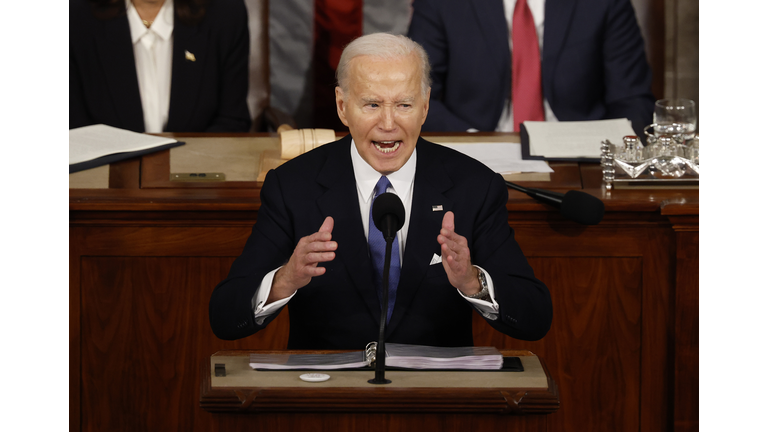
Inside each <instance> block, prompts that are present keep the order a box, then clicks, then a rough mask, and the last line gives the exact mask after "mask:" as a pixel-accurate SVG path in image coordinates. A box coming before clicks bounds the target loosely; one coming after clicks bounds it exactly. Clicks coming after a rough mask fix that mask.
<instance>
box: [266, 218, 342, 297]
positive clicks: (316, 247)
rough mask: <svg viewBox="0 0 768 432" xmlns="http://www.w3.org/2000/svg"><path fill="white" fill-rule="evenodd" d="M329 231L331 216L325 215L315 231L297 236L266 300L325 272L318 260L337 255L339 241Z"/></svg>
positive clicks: (288, 291) (284, 295)
mask: <svg viewBox="0 0 768 432" xmlns="http://www.w3.org/2000/svg"><path fill="white" fill-rule="evenodd" d="M331 231H333V218H332V217H330V216H328V217H326V218H325V220H324V221H323V225H322V226H321V227H320V230H318V232H316V233H314V234H311V235H308V236H306V237H302V238H301V240H299V243H298V244H297V245H296V248H295V249H294V250H293V255H291V258H290V259H289V260H288V263H287V264H285V265H284V266H283V267H282V268H281V269H280V270H278V271H277V273H275V278H274V279H273V281H272V290H271V292H270V293H269V298H268V299H267V304H269V303H272V302H273V301H276V300H280V299H283V298H286V297H288V296H290V295H291V294H293V293H294V292H295V291H296V290H298V289H299V288H302V287H304V286H306V285H307V284H308V283H309V281H311V280H312V278H313V277H315V276H320V275H322V274H324V273H325V267H318V266H317V264H318V263H321V262H328V261H332V260H333V259H334V258H335V257H336V253H335V252H334V251H335V250H336V248H337V247H338V244H337V243H336V242H335V241H331Z"/></svg>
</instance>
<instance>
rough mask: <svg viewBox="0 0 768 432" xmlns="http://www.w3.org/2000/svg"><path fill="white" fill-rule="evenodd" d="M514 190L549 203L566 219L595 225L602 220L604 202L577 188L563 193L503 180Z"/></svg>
mask: <svg viewBox="0 0 768 432" xmlns="http://www.w3.org/2000/svg"><path fill="white" fill-rule="evenodd" d="M505 183H506V184H507V186H509V187H511V188H512V189H514V190H517V191H520V192H523V193H524V194H526V195H528V196H529V197H531V198H533V199H535V200H536V201H539V202H543V203H544V204H549V205H551V206H554V207H556V208H559V209H560V214H562V215H563V216H564V217H565V218H566V219H570V220H572V221H574V222H578V223H580V224H582V225H597V224H599V223H600V221H601V220H603V214H604V213H605V204H603V201H601V200H600V198H597V197H594V196H592V195H590V194H588V193H584V192H581V191H577V190H570V191H568V192H566V193H564V194H562V193H560V192H553V191H548V190H544V189H534V188H525V187H522V186H520V185H516V184H514V183H512V182H505Z"/></svg>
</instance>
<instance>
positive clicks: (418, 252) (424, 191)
mask: <svg viewBox="0 0 768 432" xmlns="http://www.w3.org/2000/svg"><path fill="white" fill-rule="evenodd" d="M435 145H436V144H432V143H429V142H426V141H424V140H423V139H421V138H419V144H418V145H417V147H416V148H417V152H418V153H417V161H416V176H415V178H414V185H413V199H412V205H411V219H410V225H409V228H408V238H407V242H406V244H405V253H404V257H403V265H402V269H401V271H400V283H399V285H398V287H397V299H396V301H395V309H394V311H393V312H392V318H391V319H390V322H389V325H388V326H387V335H390V334H391V333H392V332H393V331H394V329H395V328H397V326H398V324H400V322H401V321H402V319H403V317H404V316H405V315H406V314H407V312H408V309H409V308H410V305H411V303H412V302H413V298H414V296H415V295H416V292H417V291H418V289H419V287H420V286H421V283H422V281H423V280H424V277H425V276H426V274H427V270H429V266H430V264H429V263H430V262H431V260H432V256H433V254H435V253H438V254H439V246H438V243H437V235H438V234H439V233H440V227H441V226H442V221H443V216H444V215H445V212H447V211H449V210H452V209H453V201H451V200H450V199H449V198H448V197H446V196H445V195H444V192H445V191H447V190H448V189H450V188H451V187H452V186H453V183H452V181H451V179H450V177H448V174H447V173H446V172H445V169H444V168H443V167H442V165H441V164H440V162H439V161H438V160H437V159H436V157H435V156H434V155H433V154H432V151H431V150H432V146H435ZM433 205H442V206H443V210H442V211H433V209H432V206H433Z"/></svg>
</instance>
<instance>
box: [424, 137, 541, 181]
mask: <svg viewBox="0 0 768 432" xmlns="http://www.w3.org/2000/svg"><path fill="white" fill-rule="evenodd" d="M439 144H441V145H444V146H446V147H449V148H452V149H454V150H456V151H458V152H461V153H464V154H465V155H467V156H469V157H472V158H474V159H477V160H479V161H480V162H482V163H484V164H485V165H486V166H487V167H488V168H490V169H492V170H493V172H496V173H499V174H511V173H524V172H525V173H551V172H554V170H553V169H552V168H550V167H549V164H547V163H546V162H544V161H533V160H523V156H522V152H521V149H520V144H519V143H512V142H507V143H474V142H473V143H466V144H458V143H439Z"/></svg>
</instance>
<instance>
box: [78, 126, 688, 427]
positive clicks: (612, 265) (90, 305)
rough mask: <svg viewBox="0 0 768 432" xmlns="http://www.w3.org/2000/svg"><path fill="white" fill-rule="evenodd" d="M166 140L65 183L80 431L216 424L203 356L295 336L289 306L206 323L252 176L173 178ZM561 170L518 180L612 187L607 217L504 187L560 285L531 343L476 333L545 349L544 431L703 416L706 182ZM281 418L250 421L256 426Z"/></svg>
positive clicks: (531, 245) (521, 235) (504, 344)
mask: <svg viewBox="0 0 768 432" xmlns="http://www.w3.org/2000/svg"><path fill="white" fill-rule="evenodd" d="M494 135H497V134H494ZM229 137H233V136H229ZM235 137H242V136H235ZM259 137H260V138H265V137H264V136H259ZM513 137H514V136H513ZM266 138H269V137H266ZM272 139H276V138H275V137H274V136H273V137H272ZM184 147H185V146H184ZM184 147H180V149H181V148H184ZM172 152H173V150H171V151H170V152H165V153H164V154H162V153H161V154H155V155H150V156H146V157H144V158H142V159H141V160H134V161H126V162H123V163H121V164H118V165H116V166H113V167H111V168H110V172H109V183H110V185H111V186H112V188H104V189H71V190H70V232H69V234H70V383H71V384H70V407H71V408H70V421H71V428H72V429H73V430H86V431H103V430H126V431H128V430H130V431H133V430H173V431H203V430H213V429H216V426H215V424H219V423H216V422H217V421H219V420H217V419H218V418H219V417H218V414H211V413H208V412H207V411H205V410H203V409H201V408H200V407H199V406H198V401H199V398H200V387H199V383H200V379H201V375H200V373H201V368H200V359H202V358H204V357H206V356H209V355H210V354H211V353H214V352H217V351H221V350H239V349H284V348H285V346H286V342H287V336H288V313H287V310H286V311H283V312H282V313H281V315H280V316H279V317H277V319H276V320H275V321H274V322H273V323H272V324H271V325H270V326H269V327H268V328H267V329H266V330H264V331H262V332H259V333H257V334H256V335H254V336H251V337H249V338H246V339H243V340H240V341H234V342H229V341H221V340H218V339H217V338H216V337H215V336H214V335H213V334H212V332H211V330H210V328H209V325H208V320H207V314H208V300H209V297H210V293H211V291H212V290H213V287H214V286H215V285H216V283H218V282H219V281H221V280H222V279H223V278H224V277H225V276H226V273H227V271H228V270H229V267H230V265H231V263H232V261H233V260H234V259H235V257H237V256H238V255H239V254H240V252H241V250H242V247H243V245H244V243H245V240H246V239H247V238H248V235H249V234H250V232H251V227H252V225H253V223H254V221H255V220H256V217H257V214H258V210H259V189H258V183H255V182H254V183H252V184H248V183H249V182H248V181H241V182H226V183H224V184H218V185H215V184H204V185H201V184H184V185H181V184H174V183H173V182H170V181H168V178H169V177H168V175H169V173H170V172H171V166H172V164H173V163H175V162H174V161H173V157H172V156H173V153H172ZM201 157H202V156H201ZM553 168H554V169H555V174H554V175H553V176H552V179H551V181H550V182H534V183H526V182H520V183H521V184H523V185H525V186H531V187H543V188H547V189H553V190H559V191H565V190H568V189H571V188H581V189H582V190H584V191H585V192H587V193H590V194H593V195H595V196H598V197H600V198H601V199H603V201H604V202H605V207H606V215H605V218H604V220H603V222H602V223H600V224H599V225H597V226H590V227H585V226H580V225H577V224H574V223H572V222H569V221H567V220H564V219H563V218H562V217H561V216H560V215H559V213H558V212H557V211H556V210H554V209H552V208H550V207H547V206H545V205H543V204H539V203H537V202H534V201H533V200H531V199H530V198H528V197H527V196H525V195H524V194H521V193H518V192H515V191H510V192H509V201H508V203H507V208H508V209H509V223H510V226H512V227H513V228H514V229H515V237H516V239H517V241H518V242H519V243H520V246H521V247H522V249H523V251H524V252H525V254H526V256H527V257H528V259H529V262H530V264H531V266H532V267H533V269H534V271H535V272H536V275H537V276H538V277H539V278H540V279H541V280H542V281H544V282H545V283H546V284H547V286H548V287H549V289H550V291H551V293H552V298H553V302H554V313H555V315H554V321H553V325H552V330H551V331H550V332H549V334H548V335H547V336H546V337H545V338H543V339H542V340H540V341H537V342H524V341H517V340H514V339H511V338H508V337H506V336H504V335H502V334H500V333H497V332H496V331H495V330H493V329H492V328H491V327H490V326H488V325H487V324H486V323H485V322H484V321H483V320H482V319H481V318H480V317H479V316H477V317H476V319H475V321H474V337H475V344H477V345H491V346H496V347H498V348H499V349H518V350H530V351H532V352H535V353H536V354H537V355H538V356H540V357H541V358H542V359H544V360H545V361H546V363H547V366H548V367H549V370H550V372H551V375H552V378H553V379H554V380H555V382H557V384H558V386H559V395H560V401H561V406H560V409H559V410H558V411H557V412H555V413H553V414H550V415H547V416H542V417H541V420H535V422H537V423H536V425H537V426H538V427H541V430H552V431H579V432H580V431H584V430H589V431H610V432H613V431H618V430H621V431H624V430H633V431H637V430H639V431H647V432H651V431H654V432H655V431H670V430H673V429H674V427H675V425H690V424H695V423H696V422H697V419H698V243H699V240H698V208H699V207H698V191H697V190H672V189H670V190H631V191H628V190H614V191H612V192H611V193H607V192H606V191H605V190H604V189H603V188H602V187H601V177H600V167H599V166H595V165H580V164H557V165H553ZM164 176H165V177H164ZM306 415H308V416H310V417H312V416H315V415H317V416H323V414H306ZM403 415H411V416H418V414H403ZM279 416H282V417H280V420H279V422H278V420H275V422H278V423H280V424H283V422H288V424H294V425H296V424H298V423H290V422H292V421H298V420H296V418H295V417H296V416H292V415H290V414H280V415H279ZM302 416H303V415H302ZM443 417H445V418H446V419H450V421H455V422H456V424H458V425H463V426H464V427H465V429H472V427H471V425H468V424H466V423H464V422H463V421H462V420H461V419H460V418H459V417H456V416H452V415H448V416H443ZM312 418H314V417H312ZM324 418H325V417H324ZM350 418H351V420H348V421H349V422H351V423H350V424H351V425H352V426H361V425H364V426H368V425H370V424H373V423H377V424H378V422H379V421H385V420H384V419H386V418H387V416H386V415H383V414H375V415H374V414H370V415H369V414H355V415H354V416H352V417H350ZM316 419H318V421H319V417H317V418H316ZM327 419H330V417H328V418H327ZM243 421H244V420H243ZM323 421H325V420H323ZM328 421H330V420H328ZM345 421H347V420H345ZM489 421H490V420H489ZM531 421H534V420H531ZM221 422H222V423H220V424H229V423H226V421H224V420H221ZM369 422H370V423H369ZM445 422H449V420H445ZM445 422H444V423H441V424H442V425H443V426H446V427H447V423H445ZM276 424H277V423H274V424H273V423H272V421H268V422H264V423H259V422H258V421H254V423H253V424H252V425H250V427H249V430H259V429H263V430H270V429H269V427H268V426H270V425H272V426H274V425H276ZM350 427H351V426H350ZM271 430H276V429H271ZM285 430H288V429H285ZM425 430H426V429H425Z"/></svg>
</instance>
